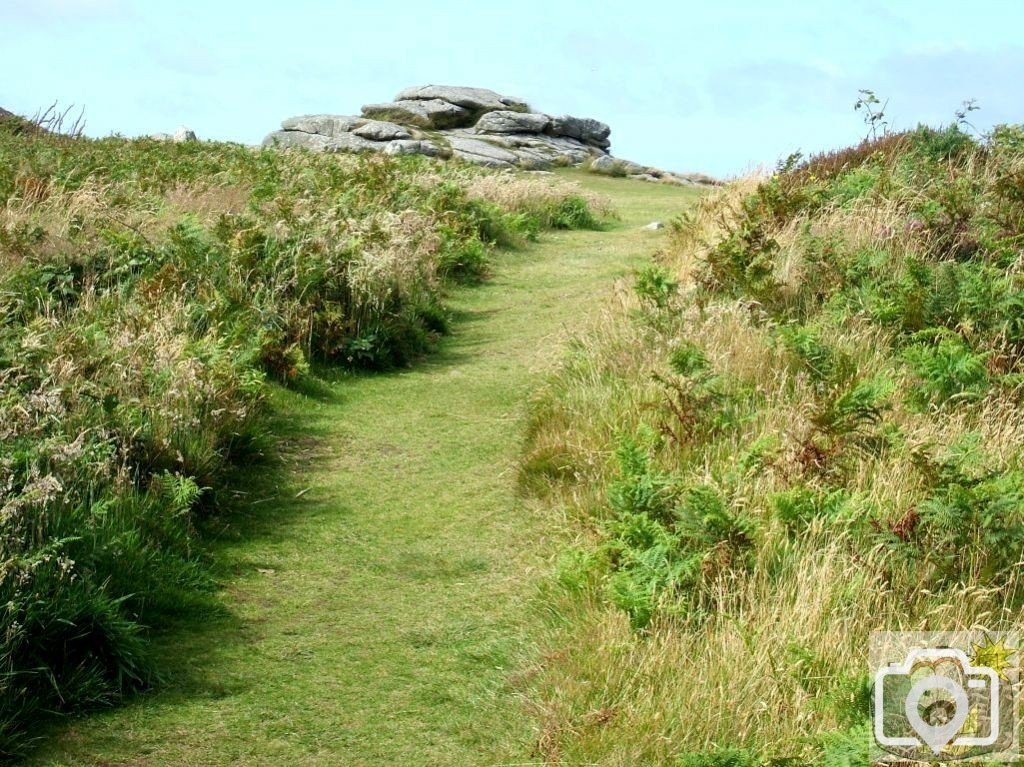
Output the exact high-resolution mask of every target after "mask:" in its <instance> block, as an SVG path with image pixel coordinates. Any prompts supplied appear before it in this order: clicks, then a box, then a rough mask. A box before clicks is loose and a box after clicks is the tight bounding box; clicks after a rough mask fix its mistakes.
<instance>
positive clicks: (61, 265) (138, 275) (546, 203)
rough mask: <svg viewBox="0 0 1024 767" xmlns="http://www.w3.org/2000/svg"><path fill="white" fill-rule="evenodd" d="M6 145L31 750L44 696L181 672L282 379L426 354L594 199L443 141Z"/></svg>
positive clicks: (7, 476) (4, 241) (4, 718)
mask: <svg viewBox="0 0 1024 767" xmlns="http://www.w3.org/2000/svg"><path fill="white" fill-rule="evenodd" d="M0 158H2V159H3V162H0V604H2V605H4V608H3V610H2V611H0V755H10V754H14V753H17V752H18V750H19V749H20V748H21V747H22V746H23V745H24V743H25V739H26V737H28V735H29V734H30V733H29V730H30V726H31V725H32V724H33V723H34V722H36V721H37V719H38V718H39V717H40V715H41V714H42V713H43V712H61V711H63V712H68V711H76V710H80V709H83V708H88V707H91V706H95V705H103V704H109V703H111V702H114V701H116V700H118V699H119V698H121V697H122V696H124V695H125V694H128V693H130V692H132V691H133V690H138V689H141V688H145V687H147V686H150V685H152V684H154V683H156V682H157V681H158V680H159V676H160V669H159V668H156V667H155V666H154V665H153V662H152V660H151V658H150V655H149V653H148V649H147V648H148V642H147V636H148V632H149V631H150V630H151V629H154V628H160V627H161V626H163V625H165V624H166V622H167V621H168V620H170V619H172V618H173V617H174V616H177V615H194V612H195V611H196V610H197V609H198V610H202V609H207V608H208V607H209V601H210V596H211V594H212V592H213V590H214V588H215V583H214V582H213V580H212V576H211V575H210V569H209V567H208V564H207V563H206V562H205V561H204V559H203V556H202V548H203V547H202V539H201V537H200V536H199V534H198V533H197V527H198V526H199V523H200V522H201V521H202V520H203V519H204V518H206V517H207V516H209V515H210V514H211V513H214V512H215V511H217V510H218V509H219V508H221V507H222V506H223V504H224V498H225V497H226V496H227V495H228V493H226V492H225V491H226V489H227V488H228V486H229V483H230V481H231V480H230V477H231V476H232V472H233V471H234V470H235V469H236V468H238V467H240V466H243V465H246V464H248V463H251V462H252V461H253V460H259V458H260V457H261V455H262V454H263V452H264V450H265V447H266V445H267V444H268V442H269V437H270V436H271V435H269V434H268V425H267V421H266V420H265V419H264V418H263V415H264V414H265V412H266V409H267V404H266V403H267V392H268V385H269V383H270V382H271V381H277V382H280V383H282V384H284V385H299V384H301V383H302V382H303V379H305V378H306V377H307V376H309V375H310V373H309V371H310V369H311V365H313V364H337V365H342V366H351V367H363V368H370V369H380V368H388V367H393V366H396V365H404V364H408V363H409V362H411V361H413V360H414V359H416V358H417V357H418V356H419V355H422V354H424V353H426V352H428V351H429V350H430V349H431V348H432V347H433V345H434V343H435V341H436V339H437V338H438V337H439V336H440V335H441V334H442V333H444V332H445V330H446V328H447V325H448V313H447V310H446V308H445V304H444V295H445V291H446V289H447V288H448V286H449V285H450V284H451V283H452V282H453V281H474V280H478V279H481V278H483V277H484V276H485V275H486V272H487V269H488V262H489V258H490V254H491V251H492V249H493V247H494V245H495V244H500V243H509V242H512V241H518V240H517V239H516V238H517V237H518V236H519V235H520V234H522V233H524V232H529V233H530V234H531V236H536V234H537V232H539V231H540V230H541V229H543V228H545V227H549V226H555V225H560V224H564V223H566V222H565V221H560V220H557V217H556V216H555V215H554V214H552V215H547V214H546V211H549V210H554V211H558V210H561V209H562V208H563V207H564V206H571V207H573V209H574V210H575V209H576V206H577V205H582V208H581V209H582V210H584V211H585V212H586V213H587V214H588V215H589V214H590V211H589V209H587V208H586V205H585V204H583V203H579V202H578V201H579V200H580V199H581V198H579V197H578V196H577V195H576V193H575V192H574V191H573V190H572V189H570V188H568V187H559V189H558V190H555V191H550V192H545V196H543V200H542V201H541V202H537V203H535V205H536V206H537V207H536V208H535V209H534V208H531V207H530V205H531V204H533V203H530V201H529V194H530V193H531V192H532V191H534V187H532V186H531V187H530V189H529V191H523V190H520V191H518V192H514V193H513V192H508V193H506V194H501V193H500V192H501V190H504V189H508V188H511V187H513V186H514V182H505V181H498V182H494V181H486V180H485V179H487V178H489V174H488V173H487V172H484V171H470V170H467V169H464V168H456V167H455V166H442V165H437V164H433V163H430V162H428V161H424V160H423V159H422V158H420V159H416V158H412V159H401V160H392V159H388V158H384V157H363V158H357V157H347V156H319V155H314V154H309V153H304V152H289V153H279V152H276V151H273V150H263V151H253V150H251V149H249V148H246V147H241V146H235V145H229V144H212V143H202V144H200V143H197V142H193V143H190V144H171V143H167V142H158V141H150V140H139V141H124V140H121V139H104V140H99V141H93V140H87V139H83V138H79V137H75V136H67V135H63V136H57V135H50V134H47V133H46V132H44V131H24V130H8V129H7V128H6V127H5V126H4V125H0ZM427 179H429V180H430V182H429V183H427ZM488 185H490V186H488ZM489 191H490V192H494V194H489ZM517 195H518V197H517ZM527 218H528V219H529V220H528V221H527ZM567 223H568V225H577V224H579V225H582V224H583V223H585V222H582V221H579V220H572V221H568V222H567ZM509 233H511V234H512V235H515V236H509Z"/></svg>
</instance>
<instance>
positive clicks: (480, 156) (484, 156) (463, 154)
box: [448, 136, 519, 168]
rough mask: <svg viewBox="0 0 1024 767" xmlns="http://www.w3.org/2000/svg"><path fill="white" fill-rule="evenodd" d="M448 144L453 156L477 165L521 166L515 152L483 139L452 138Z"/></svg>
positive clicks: (496, 166) (495, 166) (492, 166)
mask: <svg viewBox="0 0 1024 767" xmlns="http://www.w3.org/2000/svg"><path fill="white" fill-rule="evenodd" d="M448 144H449V145H450V146H451V148H452V156H454V157H458V158H460V159H463V160H466V161H468V162H471V163H474V164H476V165H486V166H487V167H489V168H511V167H513V166H515V165H518V164H519V157H518V156H516V154H515V153H514V152H511V151H509V150H508V149H503V148H502V147H500V146H496V145H495V144H492V143H491V142H489V141H483V140H482V139H477V138H470V137H468V136H450V137H449V138H448Z"/></svg>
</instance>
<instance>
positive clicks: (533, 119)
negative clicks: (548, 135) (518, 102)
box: [476, 110, 551, 133]
mask: <svg viewBox="0 0 1024 767" xmlns="http://www.w3.org/2000/svg"><path fill="white" fill-rule="evenodd" d="M549 127H551V118H550V117H549V116H548V115H542V114H538V113H537V112H512V111H509V110H499V111H495V112H488V113H487V114H485V115H484V116H483V117H481V118H480V119H479V120H477V121H476V132H477V133H543V132H544V131H545V130H547V129H548V128H549Z"/></svg>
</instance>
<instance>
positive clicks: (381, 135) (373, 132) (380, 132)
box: [352, 120, 412, 141]
mask: <svg viewBox="0 0 1024 767" xmlns="http://www.w3.org/2000/svg"><path fill="white" fill-rule="evenodd" d="M352 134H353V135H355V136H360V137H361V138H365V139H369V140H370V141H401V140H405V139H410V138H412V134H411V133H409V131H407V130H406V129H405V128H403V127H402V126H401V125H398V124H396V123H389V122H386V121H384V120H369V121H367V122H366V123H365V124H364V125H360V126H359V127H358V128H356V129H354V130H353V131H352Z"/></svg>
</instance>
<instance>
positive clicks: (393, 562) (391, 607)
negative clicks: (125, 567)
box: [32, 176, 694, 767]
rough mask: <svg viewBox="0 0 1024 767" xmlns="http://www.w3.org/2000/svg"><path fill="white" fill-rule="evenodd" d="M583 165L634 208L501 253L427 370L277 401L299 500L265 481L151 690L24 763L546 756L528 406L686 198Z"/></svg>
mask: <svg viewBox="0 0 1024 767" xmlns="http://www.w3.org/2000/svg"><path fill="white" fill-rule="evenodd" d="M576 177H577V178H580V179H581V180H582V182H583V183H584V184H585V185H586V186H588V187H589V188H591V189H594V190H596V191H600V192H602V193H605V194H608V195H609V196H611V197H612V198H613V200H614V202H615V204H616V206H617V208H618V209H619V211H620V212H621V214H622V221H621V222H619V223H618V224H616V225H615V227H614V228H612V229H611V230H609V231H604V232H568V233H559V234H550V235H547V236H545V238H544V242H543V243H542V244H540V245H538V246H534V247H531V248H528V249H526V250H523V251H520V252H515V253H504V254H501V255H500V256H499V257H498V259H497V261H498V264H497V268H496V270H495V275H494V279H493V280H492V281H491V282H489V283H488V284H487V285H485V286H483V287H479V288H472V289H466V290H461V291H459V292H457V294H456V295H455V296H453V301H452V303H453V305H454V307H455V309H456V311H457V313H458V315H459V319H458V322H457V325H456V329H455V334H454V335H453V336H452V337H451V338H450V339H448V340H447V341H446V342H445V344H444V345H443V347H442V349H441V351H440V353H438V354H437V355H435V356H433V357H432V358H430V359H429V360H427V361H425V362H423V363H421V364H419V365H417V366H416V367H415V368H413V369H411V370H407V371H402V372H399V373H395V374H389V375H381V376H368V377H355V378H350V377H349V378H344V379H339V380H338V381H337V382H335V383H331V384H329V385H327V386H325V387H324V390H323V391H322V392H319V393H317V394H312V395H305V396H303V395H299V394H295V393H290V392H280V393H279V394H278V395H277V404H278V406H279V408H278V409H279V410H280V412H281V414H282V424H287V432H286V434H287V435H288V436H287V443H286V463H287V481H286V482H285V486H282V487H280V488H279V494H281V495H284V497H286V498H288V499H290V500H288V501H287V502H285V503H282V502H281V501H280V500H278V498H275V497H270V498H269V499H264V498H263V497H259V498H255V496H262V495H263V494H264V491H262V490H260V488H259V484H258V483H257V484H256V485H254V487H253V489H252V491H253V496H254V499H255V501H256V505H255V506H254V507H253V513H252V515H251V517H247V518H246V519H245V520H244V521H239V520H235V521H234V522H233V523H232V524H233V525H234V526H233V527H231V528H229V529H227V530H225V531H224V534H223V536H222V540H221V541H220V542H219V543H218V544H217V546H216V552H215V554H216V556H217V558H218V560H219V561H220V562H223V563H225V565H224V566H225V567H226V568H227V574H226V578H225V583H226V587H225V590H224V591H223V593H222V594H221V595H220V596H219V600H220V601H221V603H223V604H224V606H225V610H224V613H223V615H221V616H220V617H216V618H211V619H210V620H209V621H208V622H207V623H206V625H204V626H202V627H200V628H199V630H195V629H194V628H189V629H188V630H187V631H181V632H175V633H173V634H172V635H168V636H167V637H165V638H163V639H161V640H160V642H159V648H158V649H159V652H160V653H161V655H162V656H163V658H164V659H165V660H164V663H165V666H166V668H167V669H168V670H169V681H168V683H167V684H166V685H165V686H164V687H163V688H162V689H161V691H160V692H158V693H155V694H152V695H147V696H142V697H140V698H139V699H138V700H136V701H134V702H132V703H130V704H128V705H125V706H122V707H120V708H117V709H114V710H112V711H109V712H105V713H102V714H98V715H93V716H90V717H87V718H84V719H81V720H78V721H76V722H73V723H71V724H69V725H67V726H65V727H63V728H62V729H61V731H60V732H59V733H57V734H56V735H55V736H54V737H53V738H52V739H51V741H50V742H49V743H48V745H47V746H46V747H45V748H43V749H42V750H41V751H40V752H39V753H38V754H37V755H36V756H35V758H34V760H33V762H32V763H33V764H36V765H136V766H138V767H142V766H146V767H155V766H157V765H177V766H179V767H180V766H181V765H204V767H209V766H213V765H275V766H277V765H347V766H349V767H354V766H356V765H389V766H390V765H396V766H397V765H401V766H404V765H449V764H451V765H498V764H522V763H525V762H530V761H531V759H533V760H534V761H535V759H536V758H535V757H532V756H531V749H532V745H533V732H532V722H531V721H530V717H529V716H528V714H527V712H526V711H525V709H524V707H523V703H522V701H521V700H520V698H519V697H518V696H517V694H516V687H515V678H516V672H517V669H521V668H522V667H523V664H524V662H525V660H526V659H528V658H529V646H530V645H529V636H530V627H531V620H532V619H531V618H530V617H529V615H530V613H529V602H530V600H531V598H532V597H533V595H534V594H535V586H536V583H537V581H538V579H539V578H540V577H542V575H543V573H544V572H545V571H546V569H547V566H548V565H547V559H548V558H549V556H550V553H551V547H550V546H548V545H547V544H546V539H547V538H549V537H550V535H551V534H552V533H553V532H554V531H556V530H557V525H556V524H554V523H551V522H549V521H546V520H544V519H541V518H538V516H537V515H534V514H532V513H531V512H530V508H529V505H528V504H525V503H523V502H521V501H520V500H519V499H518V498H517V496H516V492H515V464H516V459H517V457H518V453H519V449H520V443H521V437H522V434H521V430H522V423H523V417H522V415H523V409H524V405H525V402H526V401H527V399H528V397H529V394H530V391H531V389H532V388H533V387H535V386H536V384H537V383H538V380H539V376H540V375H542V374H543V372H544V371H545V370H547V369H550V366H552V365H553V364H555V363H556V361H557V358H558V354H559V352H560V349H561V344H562V340H563V338H564V336H565V333H566V331H567V330H571V329H572V327H573V326H574V324H576V323H578V322H579V321H580V320H581V319H582V318H585V317H586V316H588V315H592V314H593V313H594V312H596V311H598V310H599V308H600V306H601V301H602V296H603V295H605V294H606V292H607V291H608V290H609V289H610V288H611V286H612V284H613V281H614V278H615V277H617V276H620V275H623V274H626V273H628V272H629V270H630V269H631V268H632V267H633V266H635V265H636V264H637V263H638V262H639V261H640V260H641V259H643V258H644V257H646V256H649V255H650V253H651V252H653V251H654V250H655V249H656V247H657V243H658V241H659V240H660V238H661V237H662V236H663V235H662V233H659V232H646V231H641V230H640V227H641V226H642V225H643V224H646V223H647V222H649V221H651V220H652V219H663V220H664V219H666V218H667V217H669V216H671V215H673V214H674V213H676V212H678V211H679V210H680V209H682V208H683V207H684V206H685V205H686V204H687V203H688V201H690V200H691V199H693V196H694V195H693V193H692V192H689V191H687V190H681V189H675V188H670V187H662V186H658V185H652V184H643V183H639V182H632V181H625V180H615V179H603V178H595V177H584V176H576ZM296 496H298V497H296ZM239 524H242V525H244V527H243V528H241V529H240V528H238V525H239Z"/></svg>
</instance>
